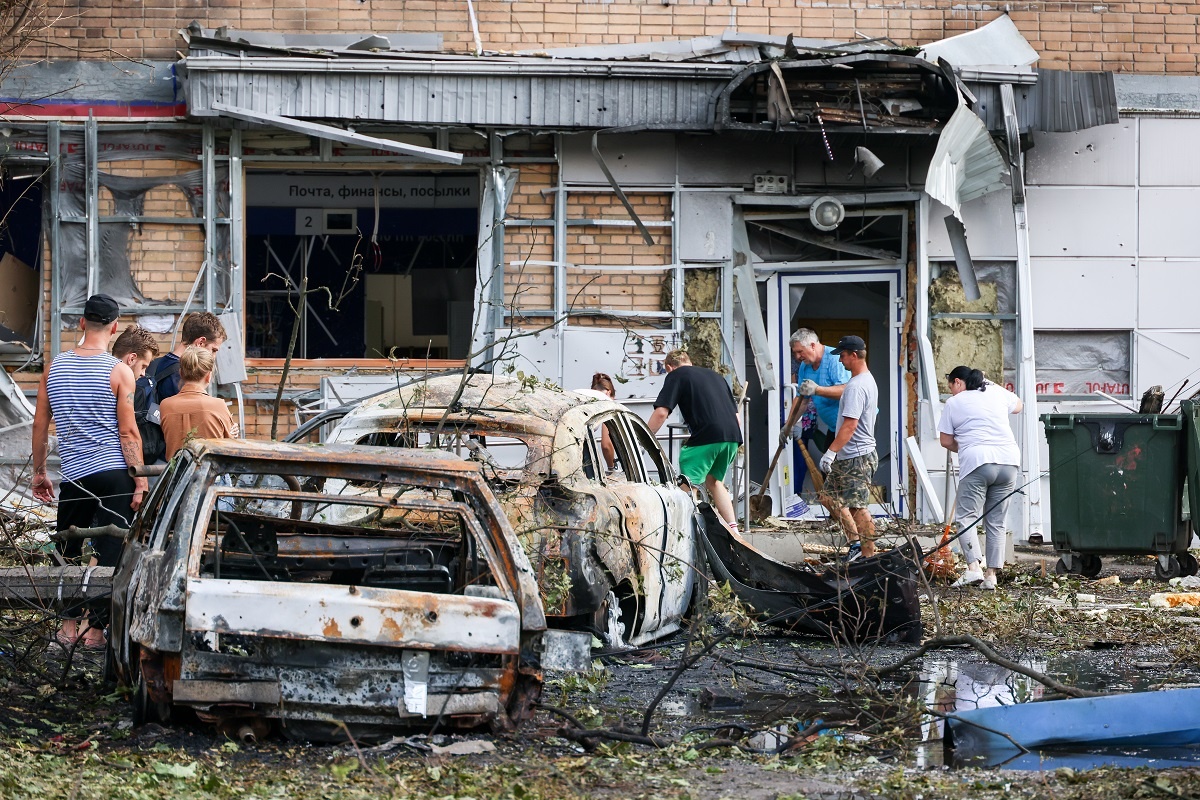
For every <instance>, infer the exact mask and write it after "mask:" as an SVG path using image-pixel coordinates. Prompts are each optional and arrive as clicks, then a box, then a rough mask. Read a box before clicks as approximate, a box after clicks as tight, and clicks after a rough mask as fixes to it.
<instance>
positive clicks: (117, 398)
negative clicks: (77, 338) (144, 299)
mask: <svg viewBox="0 0 1200 800" xmlns="http://www.w3.org/2000/svg"><path fill="white" fill-rule="evenodd" d="M83 308H84V310H83V319H81V320H80V321H79V327H80V328H81V329H82V330H83V340H82V341H81V342H80V343H79V344H78V345H77V346H76V347H75V348H74V349H73V350H67V351H66V352H63V353H60V354H59V355H58V356H56V357H55V359H54V361H53V362H51V364H50V369H48V370H47V371H46V372H45V373H44V374H43V375H42V383H41V385H40V386H39V387H38V399H37V408H36V409H35V410H34V417H33V496H34V497H35V498H37V499H38V500H40V501H42V502H44V503H52V502H54V485H53V483H52V482H51V481H50V479H49V477H48V476H47V475H46V455H47V451H48V449H49V448H48V444H49V435H50V419H51V417H53V419H54V422H55V427H56V430H57V434H58V452H59V456H60V457H61V459H62V476H63V479H62V484H61V486H60V493H59V501H58V522H57V528H58V530H60V531H63V530H66V529H67V528H70V527H71V526H72V525H74V526H77V527H80V528H87V527H92V526H94V525H107V524H109V523H113V524H115V525H118V526H120V527H122V528H127V527H129V525H130V522H132V520H133V512H134V511H136V510H137V509H138V507H139V506H140V505H141V504H142V499H143V498H144V497H145V493H146V489H147V482H146V479H145V478H133V477H130V475H129V467H133V466H141V464H142V439H141V436H140V435H139V434H138V429H137V420H136V419H135V417H134V413H133V391H134V377H133V371H132V370H131V369H130V368H129V367H128V366H127V365H126V364H124V363H123V362H121V361H118V360H117V359H116V358H113V357H112V356H111V355H109V353H108V345H109V342H110V341H111V340H112V337H113V335H115V334H116V332H117V316H118V315H119V314H120V308H119V307H118V306H117V302H116V301H115V300H113V299H112V298H111V297H109V296H108V295H105V294H96V295H92V296H91V297H89V298H88V300H87V303H86V304H85V305H84V307H83ZM58 546H59V550H60V552H62V554H63V556H64V557H66V558H73V557H74V558H77V557H79V555H80V554H81V552H82V543H81V542H79V541H73V542H67V543H62V542H60V543H59V545H58ZM93 547H94V548H95V551H96V557H97V560H98V562H99V564H100V565H101V566H106V567H111V566H116V564H117V560H118V559H119V558H120V556H121V542H120V540H119V539H115V538H112V537H99V538H97V539H96V540H94V541H93ZM72 623H75V621H74V620H71V619H68V620H66V622H65V623H64V625H63V631H61V632H60V635H59V638H60V640H62V641H67V640H70V641H74V639H75V638H77V636H78V632H77V623H76V624H72ZM100 641H101V642H102V641H103V639H100Z"/></svg>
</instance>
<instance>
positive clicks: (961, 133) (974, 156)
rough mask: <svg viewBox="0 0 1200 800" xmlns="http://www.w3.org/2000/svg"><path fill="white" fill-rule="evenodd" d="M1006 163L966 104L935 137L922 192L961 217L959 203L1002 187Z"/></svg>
mask: <svg viewBox="0 0 1200 800" xmlns="http://www.w3.org/2000/svg"><path fill="white" fill-rule="evenodd" d="M1007 174H1008V165H1007V164H1006V163H1005V162H1004V157H1003V156H1002V155H1001V154H1000V151H999V150H997V149H996V144H995V142H994V141H992V137H991V135H990V134H989V133H988V131H987V129H986V128H985V127H984V126H983V124H982V123H981V122H980V121H979V118H978V117H976V116H975V115H973V114H972V113H971V111H970V110H969V109H968V108H967V107H966V105H965V104H963V105H959V107H958V110H957V111H955V112H954V114H953V116H951V117H950V121H949V122H947V123H946V127H944V128H942V132H941V135H940V136H939V137H938V146H937V151H936V152H935V153H934V154H933V160H932V162H931V163H930V164H929V174H928V175H927V176H926V178H925V191H926V192H928V193H929V196H930V197H932V198H933V199H935V200H937V201H939V202H941V203H942V204H943V205H945V206H946V207H947V208H949V209H950V211H951V213H953V214H954V216H956V217H958V218H959V219H960V220H961V219H962V210H961V209H962V204H963V203H966V202H968V201H970V200H974V199H975V198H977V197H983V196H984V195H985V194H987V193H989V192H994V191H997V190H999V189H1002V188H1003V187H1004V183H1003V178H1004V177H1005V176H1006V175H1007Z"/></svg>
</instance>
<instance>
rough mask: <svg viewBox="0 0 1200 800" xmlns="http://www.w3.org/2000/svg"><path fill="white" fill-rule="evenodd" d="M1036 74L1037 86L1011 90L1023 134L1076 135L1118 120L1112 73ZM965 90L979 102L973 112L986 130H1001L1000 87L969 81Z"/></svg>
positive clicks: (1040, 71) (1039, 71) (1052, 71)
mask: <svg viewBox="0 0 1200 800" xmlns="http://www.w3.org/2000/svg"><path fill="white" fill-rule="evenodd" d="M1035 71H1036V73H1037V76H1038V81H1037V83H1036V84H1033V85H1022V86H1014V87H1013V95H1014V99H1015V100H1016V104H1017V120H1018V121H1019V122H1020V125H1021V131H1022V132H1023V133H1027V132H1029V131H1045V132H1047V133H1062V132H1066V131H1079V130H1083V129H1085V128H1093V127H1095V126H1097V125H1112V124H1115V123H1116V122H1117V121H1118V120H1119V118H1120V117H1119V114H1118V113H1117V112H1118V110H1119V109H1118V106H1117V90H1116V83H1115V81H1114V80H1113V74H1112V73H1111V72H1065V71H1063V70H1056V69H1039V70H1035ZM967 88H968V89H970V90H971V93H972V94H974V95H975V97H976V98H978V100H979V102H978V103H976V104H975V107H974V109H973V110H974V111H975V113H976V114H978V115H979V117H980V119H982V120H983V122H984V124H985V125H987V127H988V130H992V131H1002V130H1004V108H1003V106H1002V105H1001V103H1000V86H999V85H998V84H995V83H975V82H970V81H968V82H967Z"/></svg>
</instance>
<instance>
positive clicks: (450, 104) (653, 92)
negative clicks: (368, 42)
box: [186, 65, 728, 128]
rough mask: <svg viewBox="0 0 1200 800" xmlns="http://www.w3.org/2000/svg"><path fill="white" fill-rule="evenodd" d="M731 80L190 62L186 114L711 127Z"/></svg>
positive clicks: (550, 124) (398, 120)
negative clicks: (198, 65) (284, 68)
mask: <svg viewBox="0 0 1200 800" xmlns="http://www.w3.org/2000/svg"><path fill="white" fill-rule="evenodd" d="M314 66H315V65H314ZM319 66H324V65H319ZM727 79H728V78H727V76H722V77H720V78H718V79H716V80H713V79H695V78H690V79H683V80H679V79H675V78H671V77H660V78H650V77H631V78H624V77H620V76H617V77H594V76H590V75H569V74H566V75H562V76H556V77H538V76H522V75H444V74H437V73H435V74H405V73H403V72H399V71H388V72H385V73H382V74H379V73H373V74H372V73H365V72H357V71H345V72H335V71H332V70H324V69H321V70H314V71H312V72H300V71H288V72H281V71H272V70H269V69H267V70H254V71H249V70H232V69H231V70H199V69H195V68H191V69H189V74H188V80H187V84H186V98H187V103H188V109H189V112H190V113H191V114H193V115H195V116H210V115H212V114H213V113H214V112H213V111H212V103H214V102H223V103H227V104H229V105H236V106H239V107H241V108H249V109H252V110H255V111H260V112H263V113H270V114H279V115H282V116H288V117H297V118H301V119H345V120H363V121H373V122H405V123H417V124H422V123H424V124H466V125H499V126H508V125H514V126H518V125H519V126H526V125H528V126H535V127H585V128H607V127H617V126H626V125H654V124H662V125H668V126H671V127H675V128H708V127H710V126H711V120H712V109H713V106H714V104H715V102H716V97H717V95H718V94H719V93H720V90H721V88H722V87H723V86H724V85H725V83H726V81H727Z"/></svg>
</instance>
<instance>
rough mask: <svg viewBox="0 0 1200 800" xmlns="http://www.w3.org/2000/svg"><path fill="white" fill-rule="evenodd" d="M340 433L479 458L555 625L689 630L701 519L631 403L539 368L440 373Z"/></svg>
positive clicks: (622, 641) (660, 632) (625, 632)
mask: <svg viewBox="0 0 1200 800" xmlns="http://www.w3.org/2000/svg"><path fill="white" fill-rule="evenodd" d="M329 441H331V442H341V443H346V444H356V445H368V446H383V447H390V448H396V449H419V448H434V449H439V450H446V451H450V452H453V453H456V454H461V455H462V456H463V457H465V458H467V459H469V460H472V461H474V462H476V463H478V464H479V465H480V468H481V470H482V474H483V475H484V477H485V478H486V479H487V481H488V483H489V484H490V485H491V486H492V488H493V490H495V492H496V494H497V495H498V497H499V499H500V503H501V505H502V506H503V507H504V509H505V511H506V512H507V513H508V518H509V520H510V522H512V525H513V527H514V528H515V529H516V531H517V536H518V537H519V539H520V541H521V543H522V545H523V546H524V549H525V553H526V555H527V556H528V557H529V560H530V562H531V563H532V564H533V567H534V570H535V571H536V572H537V580H538V585H539V587H540V590H541V597H542V602H543V607H544V609H545V611H546V614H547V617H548V619H549V620H550V623H551V625H553V626H554V627H559V628H567V629H576V630H592V631H594V632H596V633H598V634H599V635H601V636H602V637H603V638H604V639H605V640H606V641H607V643H608V644H609V645H611V646H624V645H641V644H644V643H646V642H650V641H653V640H655V639H658V638H660V637H662V636H665V635H667V634H669V633H672V632H674V631H676V630H678V629H679V627H680V625H681V623H682V620H683V619H684V616H685V614H686V612H687V611H688V608H689V605H690V603H691V601H692V597H693V592H694V590H695V589H696V587H697V586H698V581H697V576H696V571H695V564H696V554H697V549H696V543H697V536H696V533H697V526H698V525H699V524H700V519H699V516H698V514H697V511H696V505H695V503H694V501H693V499H692V496H691V493H690V492H689V491H687V490H686V489H685V488H681V487H680V486H679V480H678V477H677V476H676V473H675V470H674V468H673V467H672V466H671V463H670V462H669V461H668V460H667V459H666V457H665V456H664V455H663V452H662V449H661V448H660V447H659V445H658V442H657V441H656V440H655V438H654V436H653V435H652V434H651V433H650V430H649V429H648V428H647V427H646V424H645V422H643V421H642V420H641V418H639V417H638V416H637V415H635V414H633V413H632V412H631V411H629V410H628V409H626V408H625V407H624V406H622V405H621V404H619V403H616V402H613V401H611V400H606V399H597V398H595V397H591V396H587V395H583V394H576V393H574V392H567V391H562V390H560V389H558V388H557V387H552V386H546V385H544V384H540V383H534V382H533V381H532V380H531V379H528V378H524V379H522V378H515V377H503V376H498V375H489V374H475V375H471V376H468V377H465V378H464V377H463V376H452V377H440V378H432V379H429V380H426V381H422V382H418V383H414V384H410V385H409V386H405V387H402V388H399V389H396V390H394V391H391V392H388V393H386V394H382V395H379V396H377V397H374V398H372V399H370V400H367V401H365V402H364V403H362V404H361V405H359V406H358V407H357V408H355V409H354V410H352V411H351V412H350V413H348V414H347V415H346V416H345V417H344V418H343V419H342V421H341V422H340V423H338V424H337V425H336V427H334V429H333V431H332V432H331V433H330V434H329ZM610 448H611V449H610ZM609 459H611V463H610V462H609Z"/></svg>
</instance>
